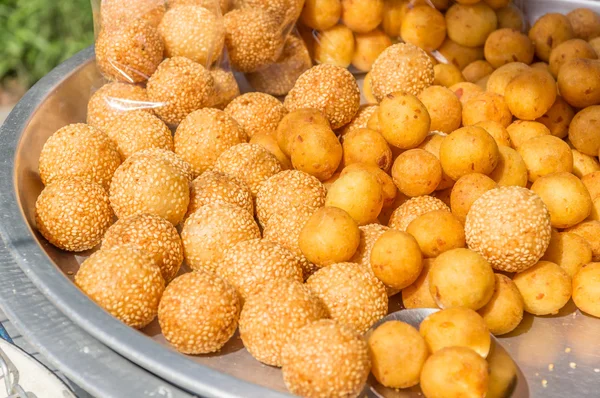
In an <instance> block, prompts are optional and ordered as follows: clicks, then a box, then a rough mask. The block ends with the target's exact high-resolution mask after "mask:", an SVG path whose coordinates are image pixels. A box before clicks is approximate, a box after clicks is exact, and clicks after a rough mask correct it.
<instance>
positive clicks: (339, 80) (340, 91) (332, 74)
mask: <svg viewBox="0 0 600 398" xmlns="http://www.w3.org/2000/svg"><path fill="white" fill-rule="evenodd" d="M284 106H285V107H286V108H287V109H288V110H289V111H294V110H297V109H300V108H314V109H317V110H319V111H321V112H322V113H323V115H324V116H325V117H326V118H327V120H328V121H329V123H330V124H331V128H332V129H338V128H340V127H342V126H343V125H345V124H347V123H349V122H350V121H351V120H352V118H354V115H356V112H358V108H359V107H360V90H359V89H358V84H357V83H356V80H355V79H354V76H352V74H351V73H350V72H348V71H347V70H346V69H345V68H342V67H339V66H335V65H327V64H323V65H317V66H313V67H312V68H310V69H309V70H307V71H306V72H304V73H303V74H302V75H301V76H300V77H299V78H298V80H297V81H296V84H295V85H294V88H292V89H291V90H290V92H289V93H288V95H287V97H285V102H284Z"/></svg>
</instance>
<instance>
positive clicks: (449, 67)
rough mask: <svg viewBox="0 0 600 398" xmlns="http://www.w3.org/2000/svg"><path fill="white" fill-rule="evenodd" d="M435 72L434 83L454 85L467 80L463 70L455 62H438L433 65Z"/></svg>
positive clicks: (444, 85)
mask: <svg viewBox="0 0 600 398" xmlns="http://www.w3.org/2000/svg"><path fill="white" fill-rule="evenodd" d="M433 72H434V79H433V84H435V85H437V86H443V87H452V86H454V85H455V84H457V83H460V82H464V81H465V77H464V76H463V74H462V72H461V71H460V69H458V67H456V65H454V64H437V65H435V66H434V67H433Z"/></svg>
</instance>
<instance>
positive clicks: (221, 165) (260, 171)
mask: <svg viewBox="0 0 600 398" xmlns="http://www.w3.org/2000/svg"><path fill="white" fill-rule="evenodd" d="M214 170H215V171H220V172H222V173H225V174H229V175H230V176H233V177H237V178H238V179H240V180H241V181H243V182H244V183H245V184H246V185H247V186H248V188H250V191H251V192H252V195H253V196H256V194H257V192H258V188H259V187H260V185H261V184H262V183H263V181H265V180H267V179H268V178H269V177H271V176H274V175H275V174H277V173H279V172H280V171H281V164H280V163H279V161H278V160H277V158H276V157H275V155H273V154H272V153H271V152H269V151H267V150H266V149H265V148H263V147H262V146H260V145H257V144H238V145H235V146H232V147H231V148H229V149H228V150H226V151H225V152H223V153H222V154H221V156H219V158H218V159H217V161H216V162H215V164H214Z"/></svg>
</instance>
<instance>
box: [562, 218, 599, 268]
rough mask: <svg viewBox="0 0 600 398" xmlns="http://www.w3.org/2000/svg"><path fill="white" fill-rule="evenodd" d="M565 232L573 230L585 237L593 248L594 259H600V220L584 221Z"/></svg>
mask: <svg viewBox="0 0 600 398" xmlns="http://www.w3.org/2000/svg"><path fill="white" fill-rule="evenodd" d="M564 232H572V233H574V234H575V235H578V236H581V237H582V238H583V239H585V240H586V241H587V242H588V243H589V244H590V246H591V248H592V261H600V221H595V220H592V221H584V222H582V223H580V224H577V225H575V226H574V227H571V228H567V229H566V230H565V231H564Z"/></svg>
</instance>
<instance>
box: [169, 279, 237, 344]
mask: <svg viewBox="0 0 600 398" xmlns="http://www.w3.org/2000/svg"><path fill="white" fill-rule="evenodd" d="M240 308H241V306H240V300H239V296H238V294H237V292H236V291H235V288H234V287H233V286H232V285H231V284H230V283H228V282H227V281H225V280H223V279H221V278H219V277H218V276H216V275H213V274H210V273H208V272H202V271H198V272H190V273H187V274H184V275H181V276H179V277H177V278H175V279H174V280H173V282H171V283H170V284H169V286H167V288H166V289H165V293H164V294H163V297H162V299H161V300H160V306H159V307H158V322H159V323H160V328H161V331H162V333H163V335H164V336H165V339H167V341H168V342H169V343H171V345H173V346H174V347H175V348H176V349H177V351H179V352H182V353H184V354H192V355H194V354H206V353H209V352H215V351H218V350H220V349H221V347H223V346H224V345H225V343H227V341H229V339H230V338H231V336H233V333H235V330H236V329H237V325H238V320H239V315H240Z"/></svg>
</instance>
